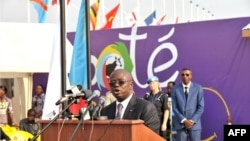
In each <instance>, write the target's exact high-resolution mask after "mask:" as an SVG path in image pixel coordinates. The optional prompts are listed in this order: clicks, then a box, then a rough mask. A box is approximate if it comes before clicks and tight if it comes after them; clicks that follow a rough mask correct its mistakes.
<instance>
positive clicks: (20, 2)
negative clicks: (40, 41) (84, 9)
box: [0, 0, 250, 31]
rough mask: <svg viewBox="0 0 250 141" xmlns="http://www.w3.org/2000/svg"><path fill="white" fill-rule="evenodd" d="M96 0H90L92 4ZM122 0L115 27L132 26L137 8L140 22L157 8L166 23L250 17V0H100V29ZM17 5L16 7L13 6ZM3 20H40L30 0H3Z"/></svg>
mask: <svg viewBox="0 0 250 141" xmlns="http://www.w3.org/2000/svg"><path fill="white" fill-rule="evenodd" d="M94 1H95V0H90V4H92V3H93V2H94ZM80 3H81V0H71V2H70V4H69V5H68V6H67V9H66V19H67V20H66V30H67V31H75V29H76V23H77V17H78V11H79V8H80ZM118 3H120V9H119V11H118V13H117V15H116V18H115V19H114V21H113V28H122V27H130V25H129V22H128V18H127V17H128V15H129V14H130V13H131V12H132V11H135V9H137V11H139V12H138V13H139V14H138V15H137V22H138V25H139V26H146V24H145V22H144V19H145V18H146V17H147V16H148V15H149V14H151V13H152V12H153V11H154V10H156V19H160V18H161V17H162V16H164V15H166V17H165V19H164V21H163V23H162V24H174V23H176V19H177V18H178V23H185V22H197V21H204V20H217V19H228V18H237V17H250V1H249V0H100V9H99V14H98V23H97V29H98V28H100V27H102V26H103V25H104V24H105V22H106V19H105V14H106V13H107V12H108V11H109V10H110V9H112V8H113V7H115V6H116V5H117V4H118ZM13 9H15V10H13ZM57 9H58V8H57V6H52V5H51V4H50V5H49V10H48V12H47V19H46V22H47V23H56V21H57V20H58V18H57V17H58V12H57ZM0 22H28V23H36V22H37V13H36V11H35V9H34V7H33V6H32V5H31V4H30V3H29V0H1V1H0Z"/></svg>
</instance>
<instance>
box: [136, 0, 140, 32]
mask: <svg viewBox="0 0 250 141" xmlns="http://www.w3.org/2000/svg"><path fill="white" fill-rule="evenodd" d="M136 3H137V8H138V9H137V14H138V16H137V21H136V26H137V27H138V26H140V19H141V18H140V2H139V0H137V1H136Z"/></svg>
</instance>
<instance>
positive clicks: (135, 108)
mask: <svg viewBox="0 0 250 141" xmlns="http://www.w3.org/2000/svg"><path fill="white" fill-rule="evenodd" d="M115 114H116V102H113V103H111V104H110V105H108V106H107V107H105V108H103V109H102V111H101V115H102V116H107V117H108V119H115ZM122 119H127V120H137V119H141V120H144V124H145V125H146V126H147V127H149V128H150V129H151V130H153V131H155V132H156V133H159V130H160V119H159V117H158V113H157V109H156V108H155V106H154V105H153V104H152V103H150V102H148V101H146V100H143V99H140V98H138V97H136V96H135V94H133V96H132V98H131V99H130V101H129V103H128V106H127V108H126V109H125V112H124V115H123V117H122Z"/></svg>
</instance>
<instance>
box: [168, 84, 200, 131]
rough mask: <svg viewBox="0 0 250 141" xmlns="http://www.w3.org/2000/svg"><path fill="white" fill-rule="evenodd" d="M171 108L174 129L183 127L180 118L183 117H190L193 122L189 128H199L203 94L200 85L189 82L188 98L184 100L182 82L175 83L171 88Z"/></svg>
mask: <svg viewBox="0 0 250 141" xmlns="http://www.w3.org/2000/svg"><path fill="white" fill-rule="evenodd" d="M171 94H172V108H173V112H174V115H175V118H177V119H176V120H173V122H174V123H173V124H174V125H175V127H176V129H177V130H178V129H182V128H184V125H183V124H182V123H181V120H183V119H184V118H187V119H191V120H193V121H194V122H195V124H194V126H193V128H192V129H191V130H199V129H201V115H202V113H203V111H204V94H203V89H202V86H201V85H199V84H196V83H191V85H190V88H189V92H188V99H187V101H186V98H185V94H184V90H183V86H182V84H178V85H176V86H175V87H174V88H173V90H172V93H171Z"/></svg>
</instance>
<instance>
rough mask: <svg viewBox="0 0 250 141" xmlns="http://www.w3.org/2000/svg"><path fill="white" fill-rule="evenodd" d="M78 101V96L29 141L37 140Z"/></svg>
mask: <svg viewBox="0 0 250 141" xmlns="http://www.w3.org/2000/svg"><path fill="white" fill-rule="evenodd" d="M75 102H76V98H74V99H73V100H72V102H71V103H70V104H68V105H67V106H66V107H65V108H64V109H63V110H62V111H61V112H60V113H58V114H57V115H56V116H55V117H54V118H53V119H52V120H51V121H50V122H49V123H48V124H47V125H46V126H45V127H44V128H43V129H42V130H41V131H40V132H38V133H37V134H36V135H35V136H34V137H33V138H32V139H29V141H35V140H36V139H37V138H38V137H39V136H40V135H41V134H42V133H43V132H44V131H45V130H46V129H47V128H48V127H49V126H50V125H51V124H52V123H53V122H54V121H55V120H56V119H57V118H58V116H59V115H60V114H62V113H63V112H65V111H66V110H67V109H68V108H69V107H70V106H71V105H72V104H74V103H75Z"/></svg>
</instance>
